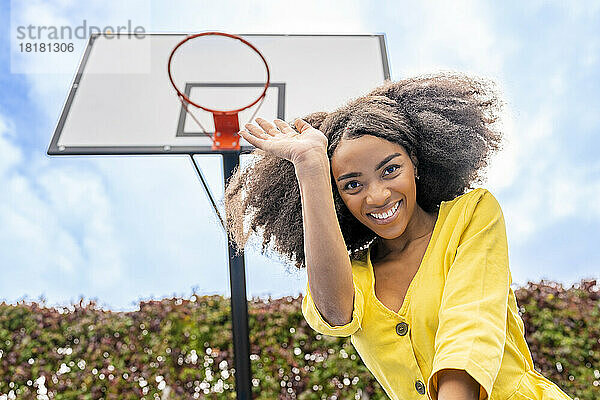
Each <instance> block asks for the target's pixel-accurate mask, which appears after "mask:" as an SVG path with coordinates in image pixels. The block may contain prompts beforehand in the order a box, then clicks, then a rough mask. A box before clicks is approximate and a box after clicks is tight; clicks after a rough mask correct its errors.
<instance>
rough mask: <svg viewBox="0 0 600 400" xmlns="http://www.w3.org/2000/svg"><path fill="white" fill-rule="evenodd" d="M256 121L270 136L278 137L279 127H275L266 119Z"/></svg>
mask: <svg viewBox="0 0 600 400" xmlns="http://www.w3.org/2000/svg"><path fill="white" fill-rule="evenodd" d="M255 121H256V122H257V123H258V125H260V127H261V128H263V129H264V131H265V132H267V133H268V134H269V135H271V136H275V135H277V134H278V133H279V129H277V127H276V126H275V125H273V124H272V123H270V122H269V121H267V120H265V119H262V118H256V119H255Z"/></svg>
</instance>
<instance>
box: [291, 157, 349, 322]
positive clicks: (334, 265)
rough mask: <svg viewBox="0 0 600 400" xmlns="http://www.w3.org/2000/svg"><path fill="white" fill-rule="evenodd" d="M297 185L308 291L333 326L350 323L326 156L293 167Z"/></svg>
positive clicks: (345, 260)
mask: <svg viewBox="0 0 600 400" xmlns="http://www.w3.org/2000/svg"><path fill="white" fill-rule="evenodd" d="M294 166H295V169H296V176H297V179H298V184H299V186H300V196H301V201H302V219H303V229H304V255H305V260H306V261H305V262H306V268H307V272H308V281H309V285H310V292H311V295H312V298H313V301H314V302H315V305H316V306H317V309H318V310H319V311H320V312H321V314H322V316H323V317H324V318H325V320H326V321H327V322H328V323H329V324H330V325H332V326H339V325H345V324H347V323H348V322H350V321H351V320H352V310H353V296H354V284H353V282H352V265H351V262H350V257H349V255H348V251H347V249H346V244H345V243H344V238H343V236H342V231H341V229H340V225H339V222H338V219H337V215H336V212H335V206H334V201H333V193H332V188H331V178H330V174H331V172H330V165H329V159H328V157H327V153H326V152H325V151H322V152H321V151H318V152H315V153H314V154H312V155H311V157H307V158H306V159H305V161H302V162H298V163H295V164H294Z"/></svg>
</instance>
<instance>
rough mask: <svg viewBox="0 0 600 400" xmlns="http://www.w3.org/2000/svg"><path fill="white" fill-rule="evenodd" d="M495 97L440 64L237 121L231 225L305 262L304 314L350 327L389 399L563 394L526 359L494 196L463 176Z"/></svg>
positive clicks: (472, 170) (319, 325)
mask: <svg viewBox="0 0 600 400" xmlns="http://www.w3.org/2000/svg"><path fill="white" fill-rule="evenodd" d="M499 110H500V104H499V100H498V96H497V95H496V93H495V91H494V90H493V87H492V85H491V84H490V83H489V82H487V81H483V80H479V79H475V78H471V77H468V76H464V75H461V74H436V75H428V76H421V77H416V78H412V79H405V80H402V81H398V82H386V83H385V84H384V85H382V86H381V87H378V88H376V89H374V90H373V91H371V92H370V93H369V94H367V95H366V96H363V97H360V98H357V99H354V100H352V101H350V102H349V103H347V104H346V105H344V106H343V107H341V108H339V109H338V110H335V111H333V112H331V113H325V112H319V113H313V114H310V115H309V116H307V117H305V118H304V119H299V120H296V121H295V123H294V125H293V126H291V125H289V124H287V123H286V122H284V121H281V120H275V121H274V124H271V123H269V122H268V121H265V120H262V119H257V123H258V125H259V126H256V125H253V124H248V125H246V129H247V130H245V131H241V132H240V135H241V136H242V137H243V138H244V139H246V140H247V141H248V142H250V143H251V144H253V145H254V146H256V147H257V150H255V154H256V155H257V156H258V159H257V160H256V161H255V162H254V163H253V164H251V165H250V166H249V167H248V168H246V169H245V170H240V169H238V170H237V171H235V173H234V175H233V177H232V178H231V180H230V181H229V182H228V185H227V188H226V192H225V202H226V207H227V209H226V212H227V220H228V229H229V232H230V235H231V238H232V240H233V241H234V242H235V243H237V246H238V248H239V249H242V248H243V247H244V246H245V244H246V242H247V240H248V238H249V235H250V234H251V232H259V230H260V231H262V237H263V251H264V250H265V249H266V248H267V247H268V246H269V245H270V246H272V247H274V249H275V251H277V252H278V253H280V254H283V255H285V256H287V257H288V258H289V259H290V260H292V261H294V262H295V265H296V267H297V268H303V267H306V269H307V273H308V283H307V288H306V295H305V297H304V299H303V302H302V312H303V314H304V317H305V318H306V320H307V322H308V323H309V325H310V326H311V327H313V329H315V330H316V331H318V332H320V333H322V334H326V335H333V336H348V335H350V336H351V342H352V344H353V345H354V346H355V348H356V350H357V352H358V353H359V354H360V356H361V358H362V360H363V362H364V363H365V365H366V366H367V367H368V368H369V370H370V371H371V372H372V373H373V375H374V376H375V378H376V379H377V380H378V381H379V383H380V384H381V385H382V387H383V388H384V389H385V391H386V393H387V394H388V396H389V397H390V398H392V399H398V400H399V399H403V400H406V399H415V400H417V399H425V398H427V397H428V398H429V399H432V400H435V399H439V400H458V399H461V400H463V399H464V400H467V399H472V400H478V399H479V400H483V399H491V400H538V399H539V400H542V399H544V400H550V399H570V398H569V396H567V395H566V394H565V393H564V392H563V391H561V390H560V389H559V388H558V386H557V385H555V384H554V383H552V382H551V381H549V380H548V379H546V378H545V377H544V376H542V375H541V374H540V373H539V372H537V371H536V370H535V369H534V365H533V361H532V358H531V354H530V352H529V349H528V347H527V343H526V341H525V337H524V325H523V320H522V319H521V317H520V316H519V313H518V307H517V303H516V299H515V295H514V292H513V290H512V289H511V287H510V284H511V282H512V278H511V274H510V270H509V266H508V249H507V240H506V230H505V225H504V218H503V215H502V211H501V208H500V206H499V204H498V202H497V201H496V199H495V198H494V196H493V195H492V194H491V193H490V192H489V191H487V190H485V189H483V188H477V189H474V190H468V189H471V188H472V186H473V183H476V182H480V181H481V176H482V175H481V172H482V169H483V168H484V167H486V166H487V160H488V159H489V156H490V155H491V154H492V153H493V152H494V151H496V150H498V149H499V145H500V142H501V137H502V135H501V133H500V132H499V131H498V128H497V122H498V115H499ZM245 225H249V227H248V229H245Z"/></svg>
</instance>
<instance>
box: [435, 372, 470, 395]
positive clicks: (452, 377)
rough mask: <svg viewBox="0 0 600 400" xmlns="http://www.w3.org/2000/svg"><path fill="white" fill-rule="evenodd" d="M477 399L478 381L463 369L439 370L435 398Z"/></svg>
mask: <svg viewBox="0 0 600 400" xmlns="http://www.w3.org/2000/svg"><path fill="white" fill-rule="evenodd" d="M477 399H479V383H477V381H476V380H475V379H473V377H471V375H469V374H468V373H467V372H466V371H465V370H462V369H443V370H441V371H440V372H439V377H438V396H437V400H477ZM434 400H435V399H434Z"/></svg>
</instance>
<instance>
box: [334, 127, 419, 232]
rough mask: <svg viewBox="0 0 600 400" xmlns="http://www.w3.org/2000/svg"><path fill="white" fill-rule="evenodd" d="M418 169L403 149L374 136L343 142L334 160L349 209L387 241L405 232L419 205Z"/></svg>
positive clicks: (335, 173)
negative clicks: (417, 202) (416, 171)
mask: <svg viewBox="0 0 600 400" xmlns="http://www.w3.org/2000/svg"><path fill="white" fill-rule="evenodd" d="M414 168H415V167H414V164H413V162H412V160H411V159H410V157H409V155H408V153H407V152H406V150H405V149H404V147H403V146H401V145H399V144H396V143H393V142H389V141H387V140H385V139H381V138H379V137H376V136H371V135H364V136H361V137H359V138H357V139H342V141H341V142H340V143H339V145H338V147H337V148H336V150H335V152H334V153H333V156H332V158H331V170H332V173H333V177H334V179H335V184H336V185H337V188H338V191H339V193H340V195H341V197H342V199H343V201H344V203H345V204H346V207H348V209H349V210H350V212H351V213H352V215H354V217H356V219H358V220H359V221H360V222H361V223H363V224H364V225H366V226H367V227H368V228H369V229H371V230H372V231H373V232H374V233H375V234H377V235H378V236H380V237H382V238H385V239H394V238H397V237H398V236H400V235H401V234H402V233H403V232H404V231H405V229H406V226H407V225H408V222H409V221H410V219H411V218H412V215H413V212H414V210H415V207H416V206H417V205H416V197H417V188H416V184H415V174H414V172H415V170H414Z"/></svg>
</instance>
